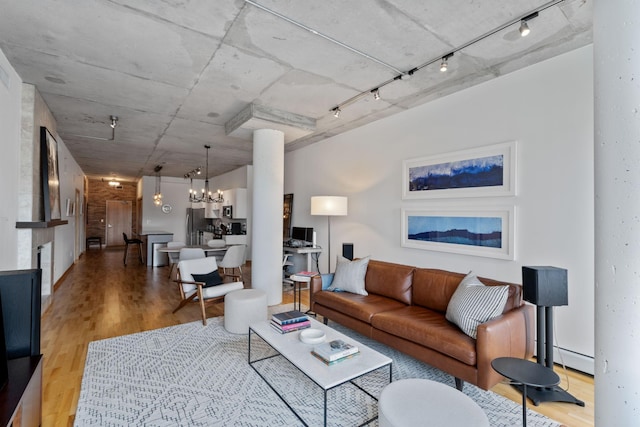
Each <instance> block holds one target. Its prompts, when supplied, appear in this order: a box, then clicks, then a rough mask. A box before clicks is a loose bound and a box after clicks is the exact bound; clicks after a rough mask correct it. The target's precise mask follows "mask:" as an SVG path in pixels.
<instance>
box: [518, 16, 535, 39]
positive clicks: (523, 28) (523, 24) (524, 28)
mask: <svg viewBox="0 0 640 427" xmlns="http://www.w3.org/2000/svg"><path fill="white" fill-rule="evenodd" d="M537 17H538V12H534V13H532V14H531V15H527V16H525V17H524V18H522V20H520V28H518V31H520V36H521V37H527V36H528V35H529V33H530V32H531V29H529V24H527V21H528V20H530V19H533V18H537Z"/></svg>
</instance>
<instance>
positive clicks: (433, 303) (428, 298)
mask: <svg viewBox="0 0 640 427" xmlns="http://www.w3.org/2000/svg"><path fill="white" fill-rule="evenodd" d="M372 262H373V261H372ZM464 277H465V275H464V274H462V273H455V272H452V271H445V270H437V269H431V268H417V269H416V271H415V272H414V274H413V285H412V288H411V293H412V296H411V298H412V304H414V305H419V306H422V307H426V308H430V309H431V310H436V311H439V312H442V313H446V312H447V308H448V307H449V301H450V300H451V297H452V296H453V293H454V292H455V291H456V289H458V285H459V284H460V281H461V280H462V279H463V278H464ZM480 280H482V283H484V284H485V285H486V286H508V287H509V296H508V298H507V303H506V304H505V306H504V310H503V311H502V312H503V313H506V312H507V311H510V310H513V309H514V308H516V307H520V306H521V305H522V286H520V285H516V284H513V283H507V282H500V281H498V280H493V279H487V278H484V277H481V278H480Z"/></svg>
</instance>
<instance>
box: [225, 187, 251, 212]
mask: <svg viewBox="0 0 640 427" xmlns="http://www.w3.org/2000/svg"><path fill="white" fill-rule="evenodd" d="M223 197H224V202H222V206H231V207H232V210H231V215H232V216H231V219H246V218H247V189H246V188H232V189H231V190H224V191H223Z"/></svg>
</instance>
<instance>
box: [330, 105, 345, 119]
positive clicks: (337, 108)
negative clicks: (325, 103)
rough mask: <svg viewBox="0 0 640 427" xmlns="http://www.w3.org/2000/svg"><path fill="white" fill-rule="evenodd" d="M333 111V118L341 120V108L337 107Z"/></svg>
mask: <svg viewBox="0 0 640 427" xmlns="http://www.w3.org/2000/svg"><path fill="white" fill-rule="evenodd" d="M331 111H333V117H335V118H336V119H338V118H340V113H341V112H342V110H341V109H340V107H336V108H334V109H333V110H331Z"/></svg>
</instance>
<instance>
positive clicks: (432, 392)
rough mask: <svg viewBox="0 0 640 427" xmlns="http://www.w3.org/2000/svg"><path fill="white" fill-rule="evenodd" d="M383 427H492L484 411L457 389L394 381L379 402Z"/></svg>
mask: <svg viewBox="0 0 640 427" xmlns="http://www.w3.org/2000/svg"><path fill="white" fill-rule="evenodd" d="M378 422H379V425H380V427H401V426H407V427H409V426H411V427H414V426H421V425H426V424H427V422H428V424H429V426H431V427H437V426H443V427H444V426H446V427H489V420H488V419H487V415H486V414H485V413H484V411H483V410H482V409H481V408H480V407H479V406H478V405H477V404H476V403H475V402H474V401H473V400H471V398H470V397H468V396H467V395H466V394H464V393H462V392H461V391H458V390H457V389H456V388H454V387H450V386H448V385H445V384H442V383H439V382H436V381H430V380H423V379H417V378H412V379H407V380H399V381H394V382H392V383H391V384H389V385H388V386H386V387H385V388H384V389H383V390H382V393H381V394H380V400H379V401H378Z"/></svg>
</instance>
